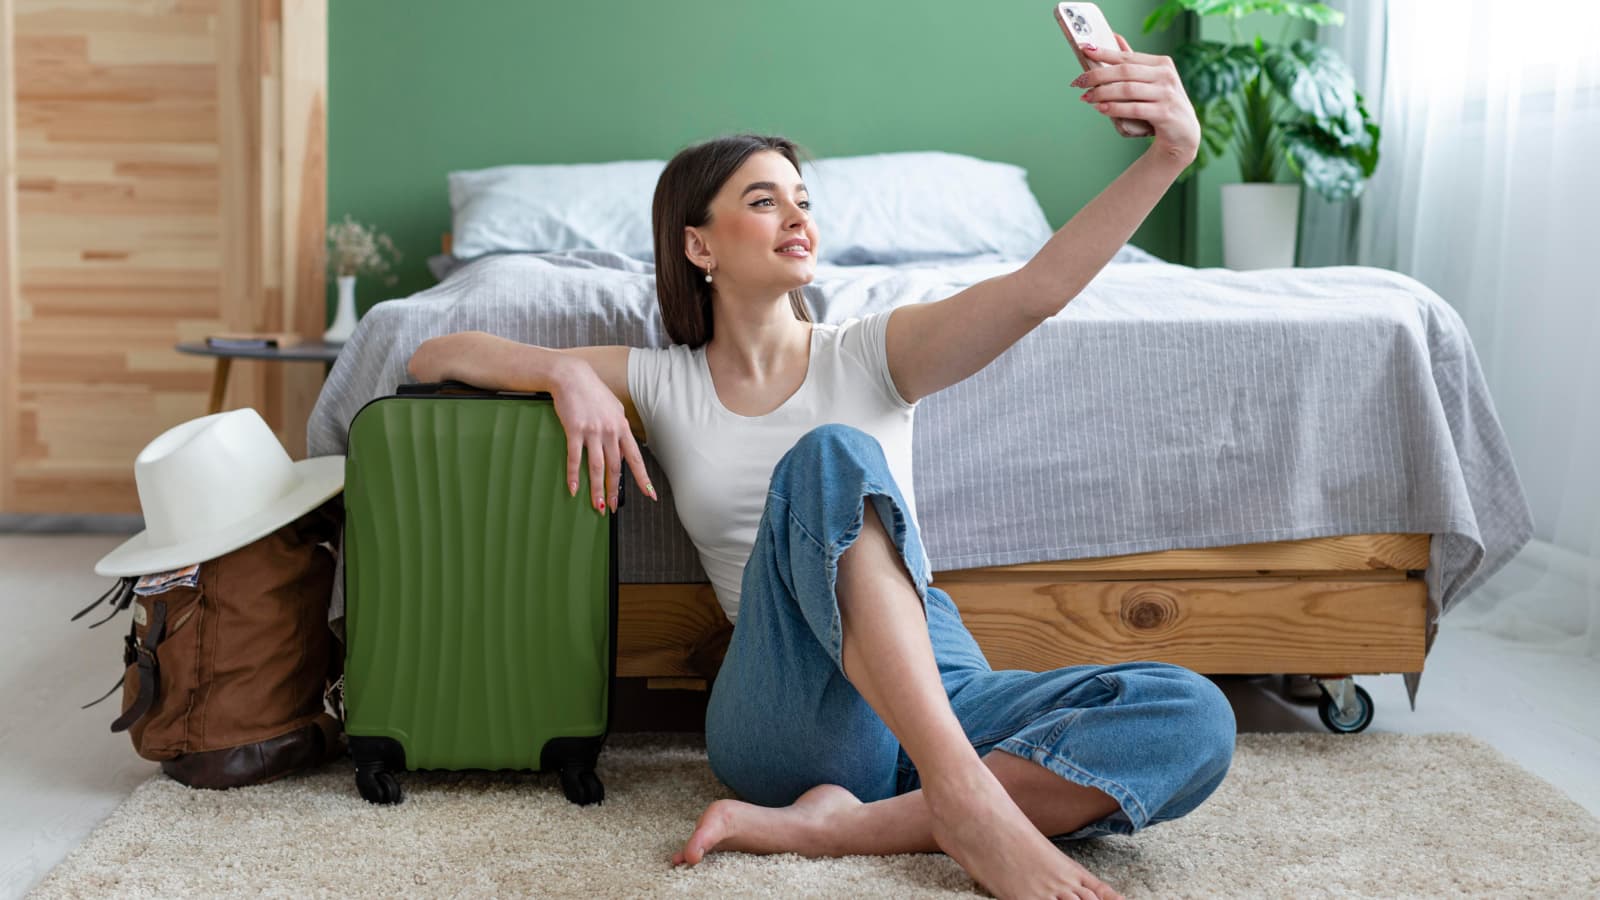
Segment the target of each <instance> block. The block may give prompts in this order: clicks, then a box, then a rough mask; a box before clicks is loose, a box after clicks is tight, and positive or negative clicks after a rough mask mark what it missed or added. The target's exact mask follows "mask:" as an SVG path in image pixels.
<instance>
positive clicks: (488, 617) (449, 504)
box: [344, 382, 626, 805]
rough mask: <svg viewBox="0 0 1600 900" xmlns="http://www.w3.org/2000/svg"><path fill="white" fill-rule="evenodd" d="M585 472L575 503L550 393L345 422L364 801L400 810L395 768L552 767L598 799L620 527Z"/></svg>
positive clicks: (578, 795) (584, 796)
mask: <svg viewBox="0 0 1600 900" xmlns="http://www.w3.org/2000/svg"><path fill="white" fill-rule="evenodd" d="M580 473H581V474H580V480H579V485H578V493H577V496H575V497H574V496H572V495H571V494H570V493H568V490H567V439H566V432H565V430H564V429H563V428H562V425H561V420H560V419H559V418H557V416H556V412H555V403H554V399H553V398H552V397H551V395H550V394H548V393H534V394H509V393H493V392H485V391H479V390H477V389H475V388H471V387H468V386H466V385H461V384H459V383H452V382H446V383H443V384H422V385H403V386H401V387H400V388H399V389H398V392H397V393H396V394H395V395H394V396H389V397H380V398H378V399H376V400H373V401H372V402H370V403H368V404H367V405H366V406H364V407H362V408H361V410H360V411H359V412H358V413H356V415H355V418H354V419H352V421H351V423H350V439H349V448H348V452H347V454H346V463H345V491H344V493H345V533H344V560H345V581H344V584H345V640H346V649H345V685H344V690H345V695H344V705H345V733H346V734H347V735H348V736H349V742H350V753H351V756H352V757H354V759H355V764H356V786H357V788H358V789H359V790H360V791H361V796H363V797H365V798H366V799H367V800H370V801H372V802H374V803H398V802H400V800H401V796H402V795H401V791H400V784H399V781H398V780H397V779H396V777H395V773H397V772H400V771H404V770H407V769H413V770H415V769H449V770H463V769H475V770H499V769H511V770H522V771H539V772H551V771H555V772H558V773H559V775H560V781H561V786H562V789H563V790H564V791H565V792H566V795H567V799H569V800H571V801H572V802H573V803H577V804H580V805H586V804H589V803H599V802H601V801H602V800H603V799H604V797H605V789H604V788H603V787H602V786H601V784H600V781H599V779H598V778H596V777H595V773H594V769H595V764H596V763H597V762H598V760H599V756H600V749H601V747H602V746H603V745H604V743H605V739H606V735H607V734H608V733H609V732H610V730H611V697H612V684H613V682H614V681H615V679H616V673H617V552H616V549H617V529H616V516H614V515H611V514H609V513H608V514H606V515H601V514H600V513H599V512H598V511H597V510H595V508H594V506H593V505H592V503H591V502H590V501H589V498H590V497H592V496H593V494H592V493H591V492H590V490H589V475H588V466H587V464H586V465H584V466H583V467H582V468H581V469H580ZM622 490H623V493H622V494H619V495H618V498H617V503H618V506H619V507H620V506H621V504H622V503H623V502H624V499H625V493H626V491H625V489H622Z"/></svg>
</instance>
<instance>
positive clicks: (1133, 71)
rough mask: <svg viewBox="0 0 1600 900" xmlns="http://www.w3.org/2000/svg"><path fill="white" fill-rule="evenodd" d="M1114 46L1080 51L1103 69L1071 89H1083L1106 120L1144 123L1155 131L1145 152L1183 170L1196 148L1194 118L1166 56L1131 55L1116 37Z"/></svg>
mask: <svg viewBox="0 0 1600 900" xmlns="http://www.w3.org/2000/svg"><path fill="white" fill-rule="evenodd" d="M1117 44H1118V45H1119V46H1120V47H1121V49H1120V50H1115V49H1112V48H1110V47H1096V48H1095V49H1093V50H1090V49H1088V48H1084V55H1085V56H1088V57H1089V58H1090V59H1093V60H1096V61H1098V62H1102V63H1105V65H1103V66H1099V67H1096V68H1093V69H1090V70H1089V71H1087V72H1085V73H1083V74H1082V75H1079V76H1078V77H1077V79H1075V80H1074V81H1073V82H1072V84H1073V86H1074V87H1080V88H1088V90H1086V91H1084V93H1083V99H1084V101H1085V102H1088V103H1091V104H1093V105H1094V107H1095V109H1097V110H1099V111H1100V112H1102V113H1104V114H1105V115H1106V117H1107V118H1111V119H1139V120H1142V121H1145V122H1149V123H1150V125H1151V126H1152V127H1153V128H1154V129H1155V132H1156V133H1155V140H1154V141H1153V142H1152V144H1151V148H1150V149H1151V150H1152V151H1154V152H1155V153H1157V154H1158V155H1160V156H1161V157H1163V158H1165V159H1169V160H1171V161H1172V162H1174V163H1179V164H1182V165H1185V166H1187V165H1188V164H1189V163H1190V162H1192V161H1193V160H1194V157H1195V153H1196V152H1197V151H1198V150H1199V149H1200V120H1199V119H1198V118H1196V116H1195V114H1194V107H1193V106H1192V105H1191V104H1190V103H1189V95H1188V93H1187V92H1186V91H1185V90H1184V89H1183V82H1182V81H1181V80H1179V78H1178V69H1177V67H1176V66H1174V65H1173V64H1172V58H1171V57H1167V56H1156V55H1154V54H1151V53H1135V52H1134V51H1133V49H1132V48H1131V47H1129V46H1128V42H1127V41H1126V40H1123V37H1122V35H1120V34H1119V35H1117Z"/></svg>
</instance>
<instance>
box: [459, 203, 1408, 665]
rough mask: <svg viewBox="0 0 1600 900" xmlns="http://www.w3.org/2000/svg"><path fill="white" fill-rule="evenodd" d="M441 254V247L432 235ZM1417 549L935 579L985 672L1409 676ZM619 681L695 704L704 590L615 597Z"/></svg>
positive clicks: (1380, 545)
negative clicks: (1154, 670)
mask: <svg viewBox="0 0 1600 900" xmlns="http://www.w3.org/2000/svg"><path fill="white" fill-rule="evenodd" d="M442 238H443V239H442V241H441V245H442V248H443V252H444V253H447V254H448V253H449V252H450V250H451V246H452V242H451V235H450V234H448V233H446V234H444V235H443V236H442ZM1428 543H1429V536H1428V535H1426V534H1361V535H1348V536H1340V537H1325V538H1312V539H1307V540H1299V541H1280V542H1275V543H1262V544H1240V545H1237V546H1232V547H1212V548H1208V549H1196V550H1166V551H1162V552H1157V553H1136V554H1132V555H1128V556H1109V557H1098V558H1094V559H1078V560H1070V561H1062V562H1039V563H1028V564H1025V565H1015V566H995V567H991V568H982V569H958V570H950V571H945V572H938V571H936V572H934V573H933V584H934V585H935V586H937V587H939V588H941V589H942V590H944V591H945V592H946V593H948V594H949V595H950V598H951V599H952V600H954V601H955V603H956V607H957V608H958V609H960V611H961V618H962V620H963V621H964V622H965V623H966V625H967V628H968V630H970V631H971V632H972V636H973V638H975V639H976V640H977V642H978V646H979V648H981V649H982V650H983V654H984V656H985V657H987V658H988V660H989V665H990V666H992V667H993V668H995V669H1028V670H1031V671H1045V670H1048V669H1054V668H1059V667H1062V666H1073V665H1083V664H1086V663H1096V664H1110V663H1118V662H1131V661H1135V660H1153V661H1158V662H1168V663H1174V664H1176V665H1180V666H1185V667H1187V668H1190V669H1193V670H1194V671H1196V672H1200V673H1202V674H1207V675H1254V674H1304V675H1316V676H1319V677H1326V678H1343V677H1346V676H1350V675H1357V674H1381V673H1393V672H1421V671H1422V663H1423V658H1424V656H1425V655H1426V652H1427V651H1426V647H1427V608H1428V590H1427V585H1426V584H1425V582H1424V580H1423V574H1424V572H1425V571H1426V569H1427V567H1428ZM617 606H618V610H617V677H618V678H642V679H644V680H645V684H646V686H647V687H649V688H652V689H677V690H684V689H687V690H695V691H704V690H706V689H707V688H708V687H709V685H710V683H711V681H712V680H713V679H715V678H716V673H717V670H718V669H719V668H720V667H721V665H722V658H723V655H724V654H725V653H726V652H727V649H728V641H729V640H730V639H731V638H732V637H733V626H732V625H730V624H729V623H728V618H727V616H725V615H723V612H722V607H721V606H719V605H718V604H717V599H716V594H715V593H713V591H712V589H711V585H710V584H709V583H707V582H699V583H694V584H619V585H618V586H617Z"/></svg>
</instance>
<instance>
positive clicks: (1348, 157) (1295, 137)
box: [1282, 123, 1376, 200]
mask: <svg viewBox="0 0 1600 900" xmlns="http://www.w3.org/2000/svg"><path fill="white" fill-rule="evenodd" d="M1282 129H1283V143H1284V146H1285V147H1286V148H1287V149H1288V156H1289V163H1290V167H1291V168H1293V169H1294V170H1295V172H1296V174H1298V175H1299V176H1300V180H1301V182H1302V183H1304V184H1305V186H1306V187H1308V188H1311V189H1312V190H1315V191H1316V192H1317V193H1319V194H1321V195H1322V196H1324V197H1326V198H1327V199H1329V200H1348V199H1351V198H1353V197H1359V196H1361V191H1362V189H1364V188H1365V187H1366V177H1367V175H1368V174H1370V172H1368V171H1365V169H1364V166H1363V164H1362V162H1361V161H1360V160H1358V159H1357V158H1356V152H1359V151H1352V150H1350V149H1347V148H1345V147H1341V146H1340V145H1339V144H1338V143H1337V142H1336V141H1334V140H1333V138H1332V137H1330V136H1329V135H1328V133H1327V132H1324V131H1321V130H1319V129H1317V128H1313V127H1311V126H1310V125H1307V124H1305V123H1283V124H1282ZM1373 152H1374V153H1376V151H1373ZM1375 162H1376V161H1375V160H1374V163H1375Z"/></svg>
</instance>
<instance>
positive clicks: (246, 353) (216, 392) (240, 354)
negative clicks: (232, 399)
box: [176, 341, 344, 414]
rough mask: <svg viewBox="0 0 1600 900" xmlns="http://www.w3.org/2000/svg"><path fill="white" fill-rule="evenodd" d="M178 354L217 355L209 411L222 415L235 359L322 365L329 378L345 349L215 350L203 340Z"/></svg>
mask: <svg viewBox="0 0 1600 900" xmlns="http://www.w3.org/2000/svg"><path fill="white" fill-rule="evenodd" d="M176 349H177V351H178V352H179V353H192V354H194V355H195V356H214V357H216V358H217V365H216V368H215V369H213V370H212V373H211V403H210V407H209V408H208V409H207V410H206V412H207V413H208V414H210V413H219V412H222V398H223V396H225V395H226V394H227V392H228V368H229V367H230V366H231V365H232V364H233V361H234V360H236V359H260V360H266V361H268V362H320V363H322V375H323V377H324V378H326V377H327V375H328V373H329V372H331V371H333V361H334V360H336V359H338V358H339V351H340V350H343V349H344V345H343V344H327V343H323V342H322V341H304V342H301V343H299V344H295V345H294V346H293V347H279V348H252V349H237V348H233V347H213V346H211V345H209V344H207V343H206V342H204V341H201V342H199V343H186V344H179V345H177V347H176Z"/></svg>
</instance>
